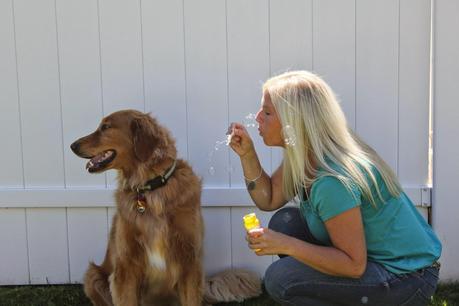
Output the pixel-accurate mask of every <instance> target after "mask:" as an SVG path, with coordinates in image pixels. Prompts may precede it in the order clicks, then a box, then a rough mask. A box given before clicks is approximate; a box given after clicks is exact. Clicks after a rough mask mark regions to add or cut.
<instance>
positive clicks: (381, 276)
mask: <svg viewBox="0 0 459 306" xmlns="http://www.w3.org/2000/svg"><path fill="white" fill-rule="evenodd" d="M268 227H269V228H271V229H273V230H275V231H278V232H282V233H284V234H287V235H289V236H293V237H296V238H298V239H301V240H304V241H307V242H310V243H315V244H320V242H319V241H317V240H316V239H315V238H314V237H313V236H312V234H311V233H310V231H309V228H308V226H307V224H306V222H305V220H304V218H303V217H302V215H301V213H300V211H299V209H297V208H294V207H287V208H283V209H281V210H279V211H277V212H276V213H275V214H274V215H273V217H272V218H271V221H270V222H269V226H268ZM279 257H280V259H279V260H277V261H276V262H274V263H273V264H271V266H269V268H268V269H267V270H266V273H265V278H264V284H265V288H266V291H267V292H268V293H269V295H270V296H271V297H272V298H273V299H274V300H276V301H277V302H279V303H280V304H282V305H298V306H306V305H313V306H325V305H381V306H391V305H404V306H408V305H410V306H411V305H412V306H423V305H427V304H428V303H429V301H430V298H431V296H432V295H433V294H434V292H435V289H436V287H437V282H438V272H439V268H438V267H437V266H435V265H433V266H431V267H427V268H424V269H420V270H418V271H415V272H412V273H408V274H402V275H397V274H394V273H391V272H389V271H388V270H386V269H385V268H384V266H382V265H380V264H378V263H376V262H371V261H368V263H367V268H366V270H365V273H364V274H363V275H362V277H360V278H358V279H353V278H346V277H337V276H331V275H328V274H324V273H321V272H319V271H317V270H314V269H313V268H311V267H309V266H308V265H306V264H303V263H301V262H299V261H298V260H296V259H295V258H293V257H290V256H284V255H280V256H279Z"/></svg>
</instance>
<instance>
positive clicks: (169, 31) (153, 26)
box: [142, 0, 188, 158]
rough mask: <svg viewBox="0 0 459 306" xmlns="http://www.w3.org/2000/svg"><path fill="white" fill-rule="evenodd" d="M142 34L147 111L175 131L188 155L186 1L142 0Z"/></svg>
mask: <svg viewBox="0 0 459 306" xmlns="http://www.w3.org/2000/svg"><path fill="white" fill-rule="evenodd" d="M142 33H143V36H142V37H143V54H144V69H145V110H146V111H147V112H149V111H151V112H152V115H153V116H155V117H157V119H158V120H159V121H160V122H161V123H163V124H164V125H166V126H167V127H168V128H169V129H170V130H171V132H172V134H173V136H174V138H175V139H176V141H177V149H178V152H179V156H182V157H184V158H187V157H188V152H187V151H188V150H187V114H186V111H187V105H186V92H185V88H186V84H185V59H184V56H185V53H184V52H185V50H184V36H183V35H184V31H183V1H182V0H169V1H142ZM171 109H173V110H174V111H171Z"/></svg>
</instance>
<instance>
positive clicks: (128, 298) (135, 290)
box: [109, 267, 140, 306]
mask: <svg viewBox="0 0 459 306" xmlns="http://www.w3.org/2000/svg"><path fill="white" fill-rule="evenodd" d="M136 272H139V271H136V269H135V268H132V269H128V268H124V267H123V268H119V267H117V268H116V269H115V271H114V272H113V273H112V275H110V277H109V282H110V291H111V293H112V299H113V304H114V305H115V306H138V305H139V300H140V299H139V293H140V284H139V278H140V277H139V275H136Z"/></svg>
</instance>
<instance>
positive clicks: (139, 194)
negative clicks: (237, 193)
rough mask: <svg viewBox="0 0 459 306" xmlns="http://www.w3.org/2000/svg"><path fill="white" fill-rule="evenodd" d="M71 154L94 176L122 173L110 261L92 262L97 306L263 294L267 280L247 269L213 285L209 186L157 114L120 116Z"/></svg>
mask: <svg viewBox="0 0 459 306" xmlns="http://www.w3.org/2000/svg"><path fill="white" fill-rule="evenodd" d="M71 149H72V151H73V152H74V153H75V154H76V155H78V156H79V157H82V158H86V159H89V162H88V163H87V165H86V169H87V170H88V172H90V173H98V172H102V171H105V170H108V169H116V170H117V171H118V188H117V190H116V194H115V200H116V206H117V210H116V214H115V215H114V217H113V220H112V227H111V232H110V237H109V242H108V247H107V251H106V255H105V259H104V261H103V263H102V264H101V265H100V266H98V265H96V264H94V263H90V265H89V268H88V270H87V272H86V275H85V280H84V290H85V293H86V295H87V296H88V297H89V298H90V300H91V301H92V303H93V304H94V305H105V306H107V305H120V306H137V305H182V306H198V305H202V303H203V301H207V302H212V303H213V302H219V301H230V300H239V301H240V300H242V299H244V298H247V297H252V296H256V295H258V294H259V293H260V281H259V279H258V278H257V277H256V276H254V275H253V274H251V273H248V272H245V271H226V272H224V273H222V274H221V275H217V276H216V277H214V278H213V279H210V280H208V282H207V283H205V281H204V274H203V268H202V252H203V233H204V226H203V219H202V215H201V202H200V198H201V180H200V179H199V177H198V176H197V175H196V174H195V173H194V172H193V170H192V168H191V167H190V165H189V164H188V163H187V162H186V161H184V160H182V159H178V158H177V150H176V147H175V141H174V139H173V138H172V136H171V134H170V132H169V131H168V130H167V129H166V128H165V127H163V126H161V125H160V124H159V123H158V122H157V121H156V120H155V119H154V118H152V117H151V116H150V115H149V114H144V113H142V112H139V111H135V110H123V111H118V112H115V113H113V114H111V115H109V116H107V117H105V118H104V119H103V120H102V122H101V123H100V125H99V127H98V128H97V130H96V131H95V132H93V133H92V134H90V135H88V136H85V137H82V138H80V139H78V140H77V141H75V142H74V143H73V144H72V145H71ZM216 286H217V287H216ZM205 292H206V294H205V295H206V296H204V293H205Z"/></svg>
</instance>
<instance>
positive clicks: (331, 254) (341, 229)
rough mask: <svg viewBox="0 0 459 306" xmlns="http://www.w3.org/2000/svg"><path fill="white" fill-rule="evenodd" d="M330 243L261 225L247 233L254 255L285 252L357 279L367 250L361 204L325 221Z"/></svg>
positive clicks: (324, 270) (361, 271)
mask: <svg viewBox="0 0 459 306" xmlns="http://www.w3.org/2000/svg"><path fill="white" fill-rule="evenodd" d="M325 226H326V228H327V231H328V234H329V236H330V239H331V241H332V244H333V246H331V247H328V246H319V245H315V244H311V243H308V242H305V241H302V240H299V239H296V238H293V237H290V236H287V235H284V234H281V233H278V232H275V231H272V230H269V229H267V228H264V232H263V234H261V235H259V234H248V235H247V240H248V241H249V247H250V248H251V249H254V250H256V249H259V251H256V254H257V255H274V254H286V255H289V256H292V257H294V258H296V259H297V260H299V261H301V262H303V263H305V264H307V265H309V266H311V267H312V268H314V269H316V270H318V271H321V272H323V273H326V274H330V275H335V276H344V277H352V278H359V277H361V276H362V274H363V273H364V272H365V269H366V264H367V251H366V244H365V235H364V229H363V224H362V216H361V213H360V207H354V208H351V209H349V210H347V211H345V212H343V213H341V214H339V215H337V216H335V217H333V218H331V219H329V220H327V221H326V222H325Z"/></svg>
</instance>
